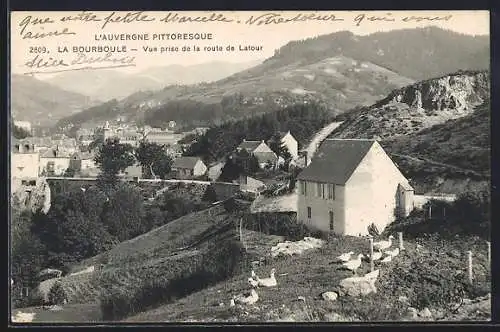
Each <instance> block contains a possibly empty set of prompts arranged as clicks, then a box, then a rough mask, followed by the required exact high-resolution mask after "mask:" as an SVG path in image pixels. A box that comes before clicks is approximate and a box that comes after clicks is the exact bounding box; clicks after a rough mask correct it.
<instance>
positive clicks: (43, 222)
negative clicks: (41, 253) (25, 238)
mask: <svg viewBox="0 0 500 332" xmlns="http://www.w3.org/2000/svg"><path fill="white" fill-rule="evenodd" d="M103 204H105V200H104V199H103V198H102V195H99V194H96V193H95V192H94V193H92V192H91V193H87V192H85V193H84V192H82V191H81V190H75V191H70V192H63V193H61V194H59V195H57V196H56V197H55V198H54V201H53V203H52V205H51V208H50V210H49V212H48V214H47V215H43V214H37V215H35V216H34V218H33V228H32V231H33V232H34V234H36V235H37V236H39V237H40V240H41V242H42V243H43V244H44V246H45V247H46V248H47V251H48V257H47V263H48V264H49V265H51V266H54V267H59V268H61V267H64V266H65V265H67V264H69V263H73V262H76V261H80V260H82V259H85V258H88V257H91V256H95V255H97V254H99V253H101V252H103V251H105V250H108V249H110V248H111V247H112V246H113V245H114V243H115V242H114V241H113V239H112V237H111V236H110V234H109V233H108V232H107V230H106V228H105V226H104V225H103V223H102V221H101V218H100V217H101V216H100V212H101V211H102V208H100V207H101V206H102V205H103Z"/></svg>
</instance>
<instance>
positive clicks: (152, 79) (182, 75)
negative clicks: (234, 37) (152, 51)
mask: <svg viewBox="0 0 500 332" xmlns="http://www.w3.org/2000/svg"><path fill="white" fill-rule="evenodd" d="M255 64H257V63H256V62H251V63H225V62H210V63H204V64H200V65H192V66H180V65H170V66H163V67H158V66H157V67H151V68H148V69H145V70H142V71H140V72H137V73H123V72H120V71H117V70H79V71H70V72H64V73H61V74H58V75H56V76H54V77H52V78H49V79H48V80H47V82H48V83H51V84H53V85H56V86H59V87H61V88H66V89H68V90H70V91H74V92H77V93H81V94H84V95H87V96H90V97H92V98H95V99H99V100H103V101H108V100H110V99H122V98H125V97H126V96H129V95H131V94H133V93H135V92H138V91H148V90H159V89H161V88H163V87H165V86H167V85H172V84H196V83H200V82H211V81H215V80H219V79H222V78H224V77H226V76H229V75H231V74H234V73H236V72H238V71H240V70H244V69H246V68H249V67H251V66H253V65H255Z"/></svg>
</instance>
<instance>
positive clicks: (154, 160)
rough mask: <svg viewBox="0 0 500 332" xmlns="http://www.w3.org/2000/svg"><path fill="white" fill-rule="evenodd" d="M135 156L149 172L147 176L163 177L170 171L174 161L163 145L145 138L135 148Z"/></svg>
mask: <svg viewBox="0 0 500 332" xmlns="http://www.w3.org/2000/svg"><path fill="white" fill-rule="evenodd" d="M135 157H136V159H137V161H139V163H140V164H141V165H142V167H143V169H144V170H145V172H147V173H146V174H147V175H146V177H147V178H151V177H156V176H158V177H160V178H162V179H163V178H165V177H166V175H167V174H168V173H170V170H171V167H172V162H173V161H172V158H171V157H170V156H169V155H168V153H167V151H166V150H165V148H164V147H163V146H161V145H158V144H156V143H150V142H147V141H144V140H143V141H141V142H140V144H139V146H138V147H137V149H136V150H135Z"/></svg>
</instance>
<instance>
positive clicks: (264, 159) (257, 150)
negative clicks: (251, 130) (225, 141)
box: [236, 139, 278, 168]
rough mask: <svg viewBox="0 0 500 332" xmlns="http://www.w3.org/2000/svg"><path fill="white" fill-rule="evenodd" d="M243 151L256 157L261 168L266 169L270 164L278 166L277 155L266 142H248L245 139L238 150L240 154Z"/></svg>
mask: <svg viewBox="0 0 500 332" xmlns="http://www.w3.org/2000/svg"><path fill="white" fill-rule="evenodd" d="M242 150H245V151H247V152H248V153H249V154H251V155H253V156H255V157H256V158H257V160H258V162H259V166H260V167H261V168H264V167H266V166H267V165H268V164H272V165H276V163H277V161H278V156H277V155H276V153H274V152H273V150H271V148H270V147H269V146H268V145H267V144H266V143H265V142H264V141H247V140H245V139H244V140H243V142H241V143H240V145H238V147H237V148H236V151H238V152H240V151H242Z"/></svg>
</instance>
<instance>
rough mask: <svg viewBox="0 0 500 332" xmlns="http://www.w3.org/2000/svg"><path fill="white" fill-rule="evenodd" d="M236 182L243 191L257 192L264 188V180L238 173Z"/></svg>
mask: <svg viewBox="0 0 500 332" xmlns="http://www.w3.org/2000/svg"><path fill="white" fill-rule="evenodd" d="M237 182H238V184H239V185H240V190H241V191H244V192H251V193H259V192H261V191H262V190H264V189H265V188H266V185H265V184H264V182H262V181H260V180H257V179H255V178H252V177H250V176H247V175H240V177H239V178H238V180H237Z"/></svg>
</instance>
